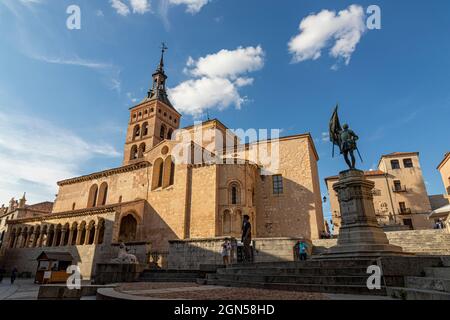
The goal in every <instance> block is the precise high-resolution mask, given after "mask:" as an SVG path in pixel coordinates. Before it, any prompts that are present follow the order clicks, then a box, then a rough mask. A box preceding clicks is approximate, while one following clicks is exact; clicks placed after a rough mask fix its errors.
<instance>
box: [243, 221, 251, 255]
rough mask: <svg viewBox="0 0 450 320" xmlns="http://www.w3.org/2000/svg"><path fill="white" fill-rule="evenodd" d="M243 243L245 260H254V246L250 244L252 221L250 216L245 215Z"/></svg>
mask: <svg viewBox="0 0 450 320" xmlns="http://www.w3.org/2000/svg"><path fill="white" fill-rule="evenodd" d="M242 243H243V244H244V261H245V262H251V261H252V248H251V246H250V244H251V243H252V225H251V223H250V216H249V215H247V214H246V215H245V216H244V222H243V224H242Z"/></svg>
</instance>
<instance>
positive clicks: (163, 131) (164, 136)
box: [159, 125, 166, 139]
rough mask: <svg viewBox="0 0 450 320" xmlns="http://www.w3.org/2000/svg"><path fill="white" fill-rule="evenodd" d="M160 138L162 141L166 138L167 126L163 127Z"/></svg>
mask: <svg viewBox="0 0 450 320" xmlns="http://www.w3.org/2000/svg"><path fill="white" fill-rule="evenodd" d="M159 137H160V138H161V139H165V138H166V126H165V125H161V130H160V132H159Z"/></svg>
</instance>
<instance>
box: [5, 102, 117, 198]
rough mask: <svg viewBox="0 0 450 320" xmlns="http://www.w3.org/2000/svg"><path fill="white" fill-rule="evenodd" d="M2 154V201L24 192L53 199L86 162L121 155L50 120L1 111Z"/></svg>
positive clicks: (32, 196)
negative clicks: (59, 184) (62, 182)
mask: <svg viewBox="0 0 450 320" xmlns="http://www.w3.org/2000/svg"><path fill="white" fill-rule="evenodd" d="M3 109H5V110H6V108H3ZM18 128H20V129H18ZM0 153H1V154H2V156H1V157H0V199H1V200H2V201H7V200H8V199H9V198H11V197H12V196H14V195H16V194H20V193H21V192H24V191H29V192H28V194H29V195H30V197H31V199H34V200H35V201H42V200H53V195H54V194H55V192H56V190H57V189H56V182H57V181H58V180H61V179H66V178H69V177H72V176H76V175H78V174H79V169H80V165H81V164H82V163H83V162H85V161H87V160H89V159H92V158H95V157H119V156H120V153H119V152H118V151H116V150H115V149H114V147H112V146H110V145H108V144H102V143H98V144H97V143H89V142H86V141H85V140H83V139H82V138H80V137H79V136H77V135H76V134H74V133H72V132H70V131H68V130H65V129H63V128H60V127H57V126H55V125H53V124H52V123H49V122H48V121H45V120H41V119H39V118H36V117H29V116H26V115H24V114H12V113H11V112H8V113H5V112H1V111H0Z"/></svg>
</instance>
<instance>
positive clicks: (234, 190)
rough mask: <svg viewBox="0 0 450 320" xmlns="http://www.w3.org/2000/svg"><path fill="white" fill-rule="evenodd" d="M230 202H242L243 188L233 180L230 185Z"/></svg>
mask: <svg viewBox="0 0 450 320" xmlns="http://www.w3.org/2000/svg"><path fill="white" fill-rule="evenodd" d="M228 192H229V193H228V194H229V198H228V199H229V203H230V204H240V203H241V197H240V193H241V188H240V186H239V184H238V183H237V182H233V183H231V184H230V185H229V186H228Z"/></svg>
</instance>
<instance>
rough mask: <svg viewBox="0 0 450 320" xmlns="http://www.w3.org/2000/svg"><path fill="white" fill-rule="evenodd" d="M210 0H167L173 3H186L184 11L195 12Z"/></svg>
mask: <svg viewBox="0 0 450 320" xmlns="http://www.w3.org/2000/svg"><path fill="white" fill-rule="evenodd" d="M210 1H211V0H169V2H170V3H171V4H173V5H186V12H189V13H192V14H196V13H198V12H200V10H202V8H203V7H204V6H205V5H207V4H208V2H210Z"/></svg>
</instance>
